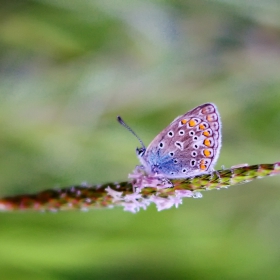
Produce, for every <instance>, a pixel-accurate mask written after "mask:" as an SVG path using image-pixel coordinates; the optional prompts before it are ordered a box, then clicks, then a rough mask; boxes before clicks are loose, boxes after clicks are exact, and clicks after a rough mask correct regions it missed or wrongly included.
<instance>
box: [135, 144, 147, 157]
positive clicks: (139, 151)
mask: <svg viewBox="0 0 280 280" xmlns="http://www.w3.org/2000/svg"><path fill="white" fill-rule="evenodd" d="M145 152H146V148H145V147H141V148H138V147H137V148H136V154H137V156H138V157H139V158H141V157H143V156H144V154H145Z"/></svg>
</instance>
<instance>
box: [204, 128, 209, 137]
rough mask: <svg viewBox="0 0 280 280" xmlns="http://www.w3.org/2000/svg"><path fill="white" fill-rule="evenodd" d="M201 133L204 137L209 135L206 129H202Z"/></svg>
mask: <svg viewBox="0 0 280 280" xmlns="http://www.w3.org/2000/svg"><path fill="white" fill-rule="evenodd" d="M202 134H203V135H204V136H206V137H208V136H210V133H209V131H208V130H205V131H203V132H202Z"/></svg>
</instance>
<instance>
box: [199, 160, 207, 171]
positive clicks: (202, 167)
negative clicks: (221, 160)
mask: <svg viewBox="0 0 280 280" xmlns="http://www.w3.org/2000/svg"><path fill="white" fill-rule="evenodd" d="M199 167H200V169H201V170H205V169H206V168H207V166H206V165H205V164H204V160H203V159H202V160H201V162H200V165H199Z"/></svg>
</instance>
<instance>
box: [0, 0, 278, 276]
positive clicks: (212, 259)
mask: <svg viewBox="0 0 280 280" xmlns="http://www.w3.org/2000/svg"><path fill="white" fill-rule="evenodd" d="M0 5H1V9H0V15H1V16H0V42H1V43H0V135H1V136H0V144H1V145H0V155H1V157H0V171H1V176H0V194H1V195H2V196H4V195H5V196H6V195H12V194H19V193H23V192H35V191H39V190H43V189H46V188H50V187H55V186H63V187H64V186H68V185H72V184H78V183H80V182H82V181H85V180H86V181H88V182H90V183H98V182H106V181H118V180H124V179H126V177H127V173H129V172H130V171H131V170H132V169H133V168H134V166H135V165H136V164H137V163H138V161H137V159H136V156H135V153H134V150H135V147H136V145H137V144H138V143H137V140H136V139H134V138H133V137H132V136H131V135H129V133H128V132H126V131H125V130H124V129H123V128H122V127H120V126H119V125H118V124H117V122H116V120H115V117H116V115H118V114H120V115H122V117H123V118H124V119H125V120H126V121H127V122H128V124H130V125H131V126H132V127H133V129H135V131H136V132H137V133H138V134H139V135H140V136H141V138H142V139H143V141H144V142H145V143H146V144H148V143H149V141H151V140H152V139H153V137H154V136H155V135H156V134H157V133H158V132H159V131H160V130H161V129H163V128H164V127H165V126H166V125H167V124H168V123H170V122H171V121H172V120H173V119H174V118H175V117H176V116H178V115H180V114H183V113H185V112H186V111H188V110H189V109H191V108H193V107H195V106H197V105H199V104H201V103H204V102H209V101H210V102H214V103H215V104H216V105H217V106H218V108H219V111H220V114H221V117H222V121H223V148H222V152H221V155H220V159H219V161H218V164H217V166H221V165H225V166H227V167H228V166H231V165H234V164H239V163H244V162H248V163H250V164H255V163H273V162H276V161H279V160H280V154H279V153H278V151H279V137H280V130H279V128H280V80H279V76H280V21H279V18H280V6H279V1H278V0H270V1H265V0H258V1H240V0H235V1H233V0H212V1H205V0H190V1H172V0H169V1H168V0H166V1H156V0H152V1H136V0H131V1H127V0H126V1H125V0H117V1H108V0H103V1H100V0H99V1H98V0H96V1H93V0H87V1H86V0H80V1H73V0H67V1H57V0H37V1H35V0H34V1H31V0H29V1H21V0H12V1H3V0H1V1H0ZM264 194H265V195H264ZM278 195H280V190H279V178H277V177H274V178H267V179H264V180H261V181H255V182H253V183H251V184H247V185H243V186H242V187H239V188H238V187H237V188H232V189H229V190H227V191H220V192H209V193H205V194H204V198H203V199H200V200H194V199H186V200H185V203H184V205H183V206H181V207H180V208H179V209H171V210H168V211H163V212H160V213H157V212H156V211H155V209H153V208H151V209H148V210H147V211H142V212H140V213H139V214H137V215H132V214H130V213H125V212H123V211H122V210H121V209H114V210H102V211H92V212H89V213H81V212H68V213H57V214H38V213H28V214H27V213H25V214H23V213H22V214H20V213H17V214H16V213H14V214H5V213H2V214H1V216H0V220H1V221H0V223H1V225H2V226H1V231H0V240H1V249H0V275H1V279H78V278H79V279H131V278H133V279H171V278H176V279H186V278H187V279H264V278H266V279H276V278H278V277H279V276H280V268H279V267H280V265H279V264H280V263H279V259H280V258H279V255H280V248H278V247H279V245H278V244H279V242H278V236H279V233H280V228H279V219H280V206H279V199H278V197H279V196H278Z"/></svg>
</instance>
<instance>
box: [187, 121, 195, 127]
mask: <svg viewBox="0 0 280 280" xmlns="http://www.w3.org/2000/svg"><path fill="white" fill-rule="evenodd" d="M195 125H196V121H195V120H193V119H191V120H190V121H189V126H191V127H193V126H195Z"/></svg>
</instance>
